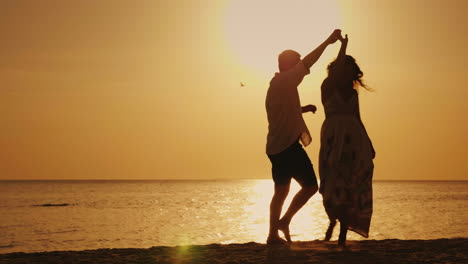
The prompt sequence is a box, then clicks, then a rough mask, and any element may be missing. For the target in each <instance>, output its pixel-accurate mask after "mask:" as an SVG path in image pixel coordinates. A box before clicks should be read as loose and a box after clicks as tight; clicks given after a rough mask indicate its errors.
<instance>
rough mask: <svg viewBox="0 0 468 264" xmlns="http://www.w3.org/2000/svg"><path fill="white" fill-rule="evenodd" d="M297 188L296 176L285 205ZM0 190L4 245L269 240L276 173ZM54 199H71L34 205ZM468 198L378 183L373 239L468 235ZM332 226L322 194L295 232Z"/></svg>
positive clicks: (34, 247) (459, 187)
mask: <svg viewBox="0 0 468 264" xmlns="http://www.w3.org/2000/svg"><path fill="white" fill-rule="evenodd" d="M299 188H300V187H299V185H298V184H296V183H295V182H293V183H292V184H291V191H290V193H289V196H288V198H287V200H286V202H285V205H284V208H283V212H284V211H285V210H286V209H287V206H289V203H290V202H291V200H292V198H293V196H294V194H295V193H296V192H297V191H298V190H299ZM0 193H1V194H2V195H0V215H2V216H6V217H1V218H0V237H1V238H2V239H1V240H0V253H6V252H15V251H28V252H33V251H50V250H83V249H93V248H109V247H116V248H118V247H123V248H125V247H138V248H142V247H151V246H161V245H162V246H174V245H189V244H210V243H245V242H251V241H254V242H260V243H264V242H265V240H266V237H267V233H268V222H269V204H270V200H271V197H272V195H273V181H272V180H243V181H109V182H92V181H89V182H87V181H84V182H47V181H44V182H9V183H7V182H0ZM47 203H51V204H63V203H68V204H72V206H63V207H40V206H33V205H37V204H47ZM467 206H468V183H467V182H377V183H374V214H373V217H372V223H371V230H370V238H371V239H387V238H398V239H434V238H445V237H449V238H450V237H467V236H468V233H467V232H468V225H467V222H466V219H468V211H467V210H463V209H464V208H466V207H467ZM427 219H431V224H430V225H426V224H423V223H425V222H427ZM327 225H328V218H327V216H326V214H325V211H324V209H323V205H322V196H321V195H320V194H315V195H314V196H313V197H312V198H311V199H310V200H309V202H308V203H307V204H306V205H305V206H304V207H303V208H302V209H301V210H300V211H299V212H298V214H297V215H296V216H295V217H294V218H293V220H292V223H291V234H292V238H293V240H302V241H304V240H315V239H322V238H323V236H324V232H325V229H326V228H327ZM337 235H338V228H337V230H336V231H335V233H334V236H333V238H332V239H336V238H337ZM348 237H349V239H362V238H361V237H360V236H359V235H357V234H354V233H353V232H350V233H349V236H348Z"/></svg>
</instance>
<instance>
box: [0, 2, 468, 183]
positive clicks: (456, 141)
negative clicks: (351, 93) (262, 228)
mask: <svg viewBox="0 0 468 264" xmlns="http://www.w3.org/2000/svg"><path fill="white" fill-rule="evenodd" d="M262 1H264V0H262ZM282 2H283V4H284V3H285V2H284V1H282ZM268 3H269V4H258V3H257V2H253V1H246V0H239V1H237V2H232V1H227V0H225V1H222V0H212V1H188V0H187V1H179V0H177V1H176V0H172V1H170V0H164V1H156V0H154V1H153V0H148V1H143V0H142V1H130V0H128V1H127V0H125V1H124V0H109V1H95V0H82V1H50V0H42V1H34V0H30V1H24V0H16V1H2V2H1V3H0V33H1V37H2V41H0V58H1V60H0V84H1V85H0V87H1V88H0V121H1V124H2V126H1V130H0V160H1V162H0V179H226V178H270V177H271V175H270V163H269V160H268V158H267V157H266V155H265V154H264V152H265V143H266V133H267V120H266V112H265V109H264V99H265V94H266V90H267V88H268V82H269V80H270V78H271V77H272V75H273V74H274V71H275V68H276V64H275V63H276V55H277V54H276V51H277V50H278V49H283V46H284V49H287V48H293V49H296V50H298V51H299V52H300V53H302V54H305V53H306V52H309V51H311V50H312V49H313V48H315V47H316V46H317V45H318V44H320V42H321V41H323V40H324V39H325V38H326V37H327V34H328V33H329V32H331V29H333V28H334V27H339V28H341V29H342V30H343V31H344V32H345V33H348V34H349V37H350V44H349V46H348V53H349V54H351V55H353V56H354V57H355V58H356V59H357V61H358V63H359V64H360V66H361V69H362V70H363V71H364V74H365V75H364V79H365V80H366V81H367V83H368V84H369V85H370V86H371V87H372V88H374V89H375V92H370V93H369V92H365V91H363V92H362V93H361V112H362V117H363V120H364V123H365V125H366V127H367V129H368V132H369V134H370V136H371V138H372V139H373V141H374V146H375V148H376V151H377V159H376V160H375V163H376V169H375V173H374V179H376V180H405V179H408V180H468V151H467V147H468V144H467V143H468V140H467V138H466V135H468V117H467V115H468V104H467V103H466V102H465V101H466V99H468V91H467V87H466V84H465V83H466V80H465V78H466V76H468V66H467V64H466V61H467V59H468V56H467V51H466V47H468V34H466V32H465V31H466V29H465V27H466V25H468V18H467V16H466V14H465V12H466V10H468V1H464V0H459V1H457V0H448V1H435V0H434V1H432V0H412V1H403V0H379V1H375V0H360V1H346V0H340V1H336V2H334V1H329V0H327V1H325V0H322V1H304V0H296V1H288V3H290V4H291V5H290V6H284V7H283V6H281V5H280V4H279V3H277V2H274V1H269V2H268ZM279 10H281V11H283V10H284V17H281V18H279V19H277V17H278V16H279V13H278V12H279ZM275 23H276V24H275ZM269 43H270V44H271V45H270V44H269ZM338 47H339V46H338V44H336V45H334V46H331V47H330V48H328V49H327V50H326V51H325V53H324V54H323V55H322V58H321V59H320V61H319V62H318V63H317V64H316V65H314V66H313V68H312V71H311V74H310V76H308V77H306V79H305V81H304V82H303V84H302V85H301V86H300V95H301V101H302V103H303V104H310V103H312V104H316V105H317V106H318V113H317V114H316V115H312V114H310V113H309V114H307V115H306V117H305V120H306V123H307V125H308V127H309V129H310V130H311V132H312V136H313V138H314V141H313V143H312V144H311V145H310V146H309V147H307V148H306V150H307V152H308V153H309V155H310V157H311V159H312V162H313V163H314V164H317V156H318V150H319V147H320V146H319V131H320V126H321V123H322V122H323V119H324V115H323V108H322V106H321V104H320V93H319V87H320V83H321V81H322V80H323V78H324V77H325V67H326V65H327V63H329V62H330V61H331V60H333V58H334V57H335V55H336V53H337V51H338ZM241 81H242V82H244V83H245V84H246V87H240V85H239V83H240V82H241ZM315 167H316V168H317V167H318V166H315Z"/></svg>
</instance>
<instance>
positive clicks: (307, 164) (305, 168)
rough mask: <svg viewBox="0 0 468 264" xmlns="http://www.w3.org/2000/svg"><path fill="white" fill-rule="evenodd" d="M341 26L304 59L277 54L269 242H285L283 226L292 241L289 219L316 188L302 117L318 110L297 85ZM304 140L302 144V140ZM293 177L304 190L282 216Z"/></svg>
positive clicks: (270, 98) (271, 103)
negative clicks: (302, 100)
mask: <svg viewBox="0 0 468 264" xmlns="http://www.w3.org/2000/svg"><path fill="white" fill-rule="evenodd" d="M339 36H341V30H338V29H337V30H335V31H334V32H333V33H332V34H331V35H330V36H329V37H328V38H327V40H325V42H323V43H322V44H321V45H320V46H318V47H317V48H316V49H315V50H314V51H312V52H311V53H309V54H308V55H307V56H305V57H304V59H302V60H301V55H300V54H299V53H297V52H295V51H293V50H285V51H283V52H282V53H281V54H280V55H279V56H278V65H279V73H276V74H275V76H274V77H273V78H272V79H271V81H270V87H269V88H268V93H267V96H266V101H265V106H266V111H267V116H268V136H267V146H266V153H267V155H268V157H269V159H270V161H271V164H272V177H273V181H274V183H275V192H274V195H273V198H272V199H271V204H270V231H269V234H268V238H267V244H276V243H284V242H285V240H283V239H282V238H281V237H280V236H279V234H278V231H279V230H281V231H282V232H283V233H284V235H285V237H286V239H287V240H288V242H291V236H290V234H289V223H290V222H291V219H292V217H293V216H294V215H295V214H296V213H297V211H299V209H301V208H302V206H304V204H305V203H306V202H307V201H308V200H309V199H310V198H311V197H312V196H313V195H314V194H315V193H316V192H317V189H318V186H317V179H316V176H315V172H314V168H313V166H312V163H311V161H310V159H309V157H308V156H307V153H306V152H305V151H304V149H303V147H302V145H304V146H307V145H309V144H310V142H311V141H312V138H311V136H310V133H309V130H308V129H307V126H306V124H305V122H304V119H303V118H302V113H304V112H309V111H312V112H315V110H316V108H315V106H312V105H309V106H306V107H301V104H300V100H299V93H298V90H297V86H298V85H299V84H300V83H301V82H302V80H303V79H304V76H306V75H307V74H309V73H310V67H312V65H313V64H314V63H315V62H316V61H317V60H318V59H319V58H320V56H321V55H322V53H323V51H324V50H325V48H326V47H327V46H328V45H329V44H332V43H335V42H336V40H337V39H338V37H339ZM299 141H300V142H301V143H302V145H301V144H300V143H299ZM291 178H294V179H295V180H296V181H297V182H298V183H299V184H300V185H301V187H302V188H301V190H300V191H299V192H298V193H297V194H296V195H295V196H294V198H293V200H292V202H291V205H290V206H289V208H288V210H287V211H286V213H285V214H284V216H283V217H282V218H281V220H280V219H279V218H280V216H281V211H282V207H283V204H284V201H285V199H286V197H287V195H288V193H289V187H290V183H291Z"/></svg>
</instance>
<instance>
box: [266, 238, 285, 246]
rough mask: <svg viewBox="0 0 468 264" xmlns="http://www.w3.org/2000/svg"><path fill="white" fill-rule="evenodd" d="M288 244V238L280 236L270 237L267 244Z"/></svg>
mask: <svg viewBox="0 0 468 264" xmlns="http://www.w3.org/2000/svg"><path fill="white" fill-rule="evenodd" d="M283 244H286V240H284V239H282V238H281V237H279V236H276V237H268V239H267V245H283Z"/></svg>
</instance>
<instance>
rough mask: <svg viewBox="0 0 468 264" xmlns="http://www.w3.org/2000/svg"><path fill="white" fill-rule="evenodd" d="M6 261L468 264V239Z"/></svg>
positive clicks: (29, 256)
mask: <svg viewBox="0 0 468 264" xmlns="http://www.w3.org/2000/svg"><path fill="white" fill-rule="evenodd" d="M0 263H175V264H179V263H229V264H235V263H243V264H244V263H245V264H248V263H359V264H365V263H372V264H374V263H418V264H420V263H457V264H462V263H468V238H457V239H436V240H396V239H391V240H363V241H348V250H347V251H340V250H339V249H338V247H337V246H336V242H323V241H318V240H316V241H307V242H294V243H293V244H292V245H290V246H267V245H265V244H258V243H246V244H229V245H220V244H211V245H198V246H195V245H194V246H177V247H152V248H149V249H137V248H122V249H97V250H84V251H54V252H40V253H9V254H2V255H0Z"/></svg>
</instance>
